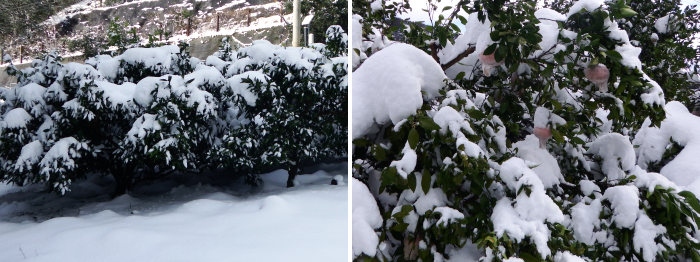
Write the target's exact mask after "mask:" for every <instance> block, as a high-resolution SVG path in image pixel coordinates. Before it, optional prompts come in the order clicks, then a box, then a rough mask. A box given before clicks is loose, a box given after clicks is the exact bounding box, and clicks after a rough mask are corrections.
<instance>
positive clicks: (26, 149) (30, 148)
mask: <svg viewBox="0 0 700 262" xmlns="http://www.w3.org/2000/svg"><path fill="white" fill-rule="evenodd" d="M42 154H44V146H43V145H41V142H39V140H34V141H32V142H31V143H29V144H26V145H24V146H23V147H22V152H21V153H20V154H19V158H17V162H15V170H17V171H19V172H22V171H24V170H25V169H27V170H31V166H32V165H33V164H35V163H37V162H39V159H40V158H41V155H42Z"/></svg>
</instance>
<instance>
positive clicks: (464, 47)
mask: <svg viewBox="0 0 700 262" xmlns="http://www.w3.org/2000/svg"><path fill="white" fill-rule="evenodd" d="M358 6H359V8H358V11H359V13H358V14H359V15H356V16H353V20H354V21H353V25H355V27H354V30H353V39H358V40H360V42H359V43H358V42H353V48H354V53H355V54H354V55H353V63H352V64H353V68H354V70H355V71H354V72H353V85H354V86H353V91H352V92H353V94H352V95H353V106H352V109H353V112H352V118H353V119H352V125H353V134H352V139H353V144H354V148H353V159H354V163H353V164H354V165H353V176H354V177H355V178H356V179H357V181H361V182H363V183H364V184H365V185H366V186H367V189H369V193H371V194H372V196H373V197H374V200H375V201H376V202H375V201H371V199H369V200H368V193H367V192H362V191H363V189H359V191H357V193H358V196H357V197H355V196H353V198H354V201H353V223H352V224H353V225H358V229H357V232H355V229H353V230H354V231H353V232H354V235H353V255H354V259H355V260H356V261H555V262H560V261H686V259H693V261H697V260H696V259H700V257H699V256H698V253H697V249H698V248H700V245H699V244H698V243H699V242H698V240H697V239H696V235H697V233H696V230H697V221H698V219H700V213H698V212H700V204H699V203H698V201H697V199H696V198H695V195H694V194H693V193H694V192H696V191H697V189H696V188H695V187H693V186H692V184H690V183H689V182H690V181H695V179H696V178H697V177H698V173H697V172H696V171H690V170H691V169H687V167H689V165H688V164H687V163H685V162H679V161H682V160H681V159H684V160H685V161H688V162H692V160H689V158H688V157H690V155H693V152H694V151H693V150H694V148H695V147H694V145H693V143H694V142H692V141H694V140H693V139H692V137H695V136H697V135H692V134H690V133H691V132H690V131H689V130H690V129H688V131H682V130H683V128H692V123H683V124H681V123H680V122H682V121H684V120H680V119H686V118H688V117H693V116H692V115H690V114H689V113H688V112H687V110H685V108H683V106H682V105H680V104H678V103H677V102H670V103H669V104H668V105H667V104H666V101H665V98H664V93H663V90H662V88H661V86H660V85H659V84H658V83H656V82H655V81H654V80H653V79H652V78H651V77H649V76H648V75H646V74H645V73H644V71H643V69H644V68H643V65H642V63H641V61H640V60H639V57H638V56H639V54H640V52H641V51H642V50H641V49H640V48H639V47H636V46H634V45H633V44H632V40H633V39H632V40H631V39H630V36H629V35H628V34H627V32H626V31H624V30H621V29H620V27H619V26H618V23H620V22H621V20H622V19H624V18H626V17H630V16H632V15H635V14H636V13H635V12H634V11H632V10H631V9H630V7H629V6H626V5H625V4H624V1H619V2H605V1H602V0H581V1H574V2H573V3H571V5H569V8H568V9H567V10H566V11H565V12H564V13H559V12H557V11H554V10H552V9H547V8H540V9H536V7H535V5H534V2H525V1H510V2H508V1H488V2H483V3H479V2H476V3H473V5H471V4H470V5H466V4H465V5H462V6H459V8H456V7H455V8H452V10H451V11H449V13H448V14H445V15H438V14H439V12H438V13H433V15H432V16H431V17H435V18H437V20H436V21H433V22H434V23H433V25H432V26H428V27H425V28H424V27H420V26H418V25H415V24H411V23H409V24H404V25H401V27H403V29H401V30H399V32H398V33H397V32H396V31H390V30H393V29H391V27H388V26H386V24H384V23H385V21H391V20H388V19H387V17H390V16H393V15H394V14H389V12H390V11H388V10H399V11H400V10H403V9H402V8H405V7H402V4H401V3H396V2H392V3H389V2H388V1H387V2H385V1H376V2H374V3H372V4H367V5H362V4H359V5H358ZM385 8H386V9H385ZM449 9H450V8H446V9H445V10H449ZM427 10H429V12H435V11H436V10H437V11H440V10H441V9H437V8H436V7H435V6H432V4H429V8H428V9H427ZM459 10H465V11H467V12H468V13H470V15H469V17H468V18H465V17H461V15H459ZM453 19H454V21H457V20H460V21H462V23H465V29H466V31H465V32H464V33H463V34H460V33H459V32H458V31H459V28H456V25H454V24H453V22H452V21H453ZM358 28H359V29H358ZM455 28H456V29H455ZM397 34H400V35H401V36H402V37H404V38H403V39H404V40H402V41H404V42H405V43H401V42H399V41H392V40H390V39H391V38H398V37H396V35H397ZM664 107H666V108H668V109H669V110H668V111H664ZM683 110H685V111H683ZM666 114H668V115H669V117H668V118H666ZM671 115H673V116H671ZM664 119H666V120H664ZM692 120H693V121H694V120H696V119H692ZM669 137H672V138H673V141H669ZM633 141H634V143H633ZM673 143H676V144H677V145H678V146H677V147H674V146H673V145H672V144H673ZM635 145H636V146H635ZM678 147H681V148H682V149H680V150H682V151H681V152H680V153H679V154H677V156H676V158H675V160H672V161H670V162H669V159H664V157H663V155H664V154H665V151H664V149H665V148H676V150H679V149H678ZM664 160H666V161H664ZM695 162H697V161H695ZM651 164H655V165H662V166H664V167H663V168H661V171H660V172H661V173H656V172H659V171H658V170H652V169H647V168H648V167H649V166H651ZM695 170H697V169H695ZM676 173H677V175H676ZM362 188H364V187H362ZM365 191H366V190H365ZM353 193H355V190H353ZM355 201H358V204H357V206H356V204H355V203H354V202H355ZM359 205H365V206H363V207H360V206H359ZM366 205H370V206H366ZM375 206H376V207H378V209H379V212H376V211H375V210H374V207H375ZM380 220H381V223H380V222H379V221H380ZM371 229H373V230H374V231H375V234H371V233H369V232H368V230H371ZM355 234H357V237H355ZM355 247H357V248H355Z"/></svg>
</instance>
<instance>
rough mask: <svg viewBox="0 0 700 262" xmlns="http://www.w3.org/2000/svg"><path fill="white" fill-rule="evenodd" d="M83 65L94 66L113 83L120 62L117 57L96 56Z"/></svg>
mask: <svg viewBox="0 0 700 262" xmlns="http://www.w3.org/2000/svg"><path fill="white" fill-rule="evenodd" d="M85 63H86V64H89V65H92V66H94V67H95V68H96V69H97V71H99V72H100V73H101V74H102V76H104V77H105V78H106V79H107V80H110V81H114V80H115V79H116V78H117V74H118V72H119V65H120V64H121V61H120V60H119V57H118V56H117V57H111V56H108V55H98V56H95V57H91V58H89V59H87V60H85Z"/></svg>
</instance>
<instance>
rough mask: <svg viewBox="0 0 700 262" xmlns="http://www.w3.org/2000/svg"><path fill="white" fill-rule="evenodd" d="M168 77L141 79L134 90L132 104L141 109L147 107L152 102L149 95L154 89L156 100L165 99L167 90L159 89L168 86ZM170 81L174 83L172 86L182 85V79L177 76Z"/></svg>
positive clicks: (167, 93) (151, 96)
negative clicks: (134, 103)
mask: <svg viewBox="0 0 700 262" xmlns="http://www.w3.org/2000/svg"><path fill="white" fill-rule="evenodd" d="M169 76H170V75H165V76H163V77H146V78H144V79H141V81H139V82H138V83H137V84H136V89H135V91H134V102H136V103H137V104H139V105H140V106H143V107H147V106H149V105H150V104H151V102H153V95H152V94H151V93H152V92H153V90H154V89H158V92H157V93H156V97H157V98H165V97H167V96H168V95H170V92H169V91H168V90H165V89H164V88H161V87H165V86H167V85H168V77H169ZM171 81H174V83H173V85H178V84H179V85H183V84H184V81H183V79H182V77H179V76H176V77H173V78H171ZM178 81H179V82H178Z"/></svg>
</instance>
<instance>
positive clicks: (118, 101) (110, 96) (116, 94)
mask: <svg viewBox="0 0 700 262" xmlns="http://www.w3.org/2000/svg"><path fill="white" fill-rule="evenodd" d="M95 85H96V86H97V88H98V89H99V90H100V91H103V92H104V93H103V94H102V95H103V97H104V98H105V99H107V100H109V102H111V103H112V108H114V107H116V106H117V105H126V104H127V103H128V102H129V101H131V100H133V99H134V90H136V84H134V83H130V82H124V84H122V85H117V84H113V83H110V82H107V81H95Z"/></svg>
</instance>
